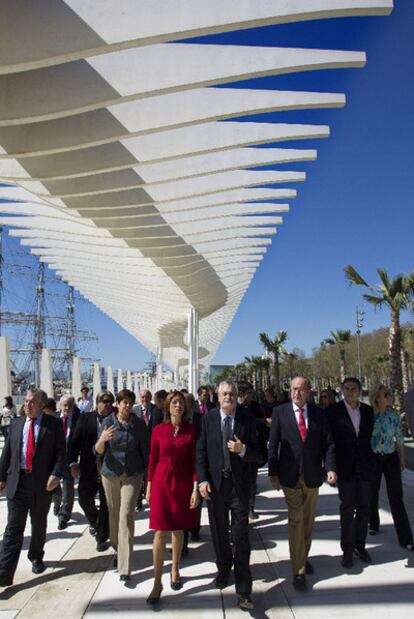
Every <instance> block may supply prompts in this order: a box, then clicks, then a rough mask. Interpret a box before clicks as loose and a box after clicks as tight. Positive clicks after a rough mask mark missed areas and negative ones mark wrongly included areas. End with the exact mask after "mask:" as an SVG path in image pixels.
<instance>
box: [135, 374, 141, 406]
mask: <svg viewBox="0 0 414 619" xmlns="http://www.w3.org/2000/svg"><path fill="white" fill-rule="evenodd" d="M139 386H140V382H139V374H138V372H134V393H135V397H136V399H137V400H136V401H137V402H138V398H139Z"/></svg>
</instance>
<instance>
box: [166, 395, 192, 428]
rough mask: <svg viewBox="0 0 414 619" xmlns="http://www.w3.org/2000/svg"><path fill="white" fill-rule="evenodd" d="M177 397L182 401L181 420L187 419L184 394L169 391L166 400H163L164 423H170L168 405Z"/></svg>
mask: <svg viewBox="0 0 414 619" xmlns="http://www.w3.org/2000/svg"><path fill="white" fill-rule="evenodd" d="M177 396H178V397H179V398H181V400H182V401H183V404H184V412H183V416H182V419H187V407H186V404H185V397H184V394H183V393H182V392H181V391H177V390H175V391H170V393H169V394H168V395H167V397H166V399H165V403H164V423H171V415H170V404H171V402H172V400H173V399H174V398H175V397H177Z"/></svg>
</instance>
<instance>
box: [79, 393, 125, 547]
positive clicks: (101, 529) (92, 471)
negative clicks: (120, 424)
mask: <svg viewBox="0 0 414 619" xmlns="http://www.w3.org/2000/svg"><path fill="white" fill-rule="evenodd" d="M113 403H114V396H113V394H112V393H111V392H110V391H101V392H100V393H98V395H97V397H96V410H94V411H91V412H90V413H83V414H82V415H81V416H80V417H79V419H78V422H77V424H76V428H75V433H74V435H73V438H72V441H71V444H70V449H69V461H70V468H71V473H72V477H73V478H78V477H79V486H78V493H79V505H80V506H81V508H82V509H83V511H84V513H85V516H86V518H87V519H88V521H89V525H90V528H89V530H90V532H91V534H92V535H95V537H96V550H98V552H103V551H104V550H106V549H107V548H108V542H107V540H108V536H109V520H108V506H107V503H106V498H105V492H104V489H103V486H102V482H101V475H100V459H97V456H96V455H95V453H94V451H93V448H94V446H95V443H96V441H97V440H98V433H99V430H100V427H101V424H102V422H103V420H104V419H105V417H107V416H108V415H109V414H110V413H112V406H113ZM97 494H98V495H99V509H98V508H97V506H96V503H95V497H96V495H97Z"/></svg>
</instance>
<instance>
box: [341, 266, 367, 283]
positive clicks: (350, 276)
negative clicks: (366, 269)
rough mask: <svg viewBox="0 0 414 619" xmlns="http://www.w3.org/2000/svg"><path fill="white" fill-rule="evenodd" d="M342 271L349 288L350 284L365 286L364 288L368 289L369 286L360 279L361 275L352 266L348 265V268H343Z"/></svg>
mask: <svg viewBox="0 0 414 619" xmlns="http://www.w3.org/2000/svg"><path fill="white" fill-rule="evenodd" d="M344 271H345V279H346V280H347V282H348V283H349V285H350V286H352V284H355V285H356V286H365V287H366V288H369V285H368V284H367V282H366V281H365V279H364V278H363V277H361V275H360V274H359V273H358V272H357V271H356V270H355V269H354V267H353V266H352V265H350V264H348V266H347V267H345V268H344Z"/></svg>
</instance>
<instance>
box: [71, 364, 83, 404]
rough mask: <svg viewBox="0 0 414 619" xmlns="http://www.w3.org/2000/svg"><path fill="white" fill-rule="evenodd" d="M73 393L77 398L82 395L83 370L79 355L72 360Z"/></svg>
mask: <svg viewBox="0 0 414 619" xmlns="http://www.w3.org/2000/svg"><path fill="white" fill-rule="evenodd" d="M72 395H73V397H74V398H75V400H77V399H78V398H79V397H80V396H81V370H80V359H79V357H73V360H72Z"/></svg>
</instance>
